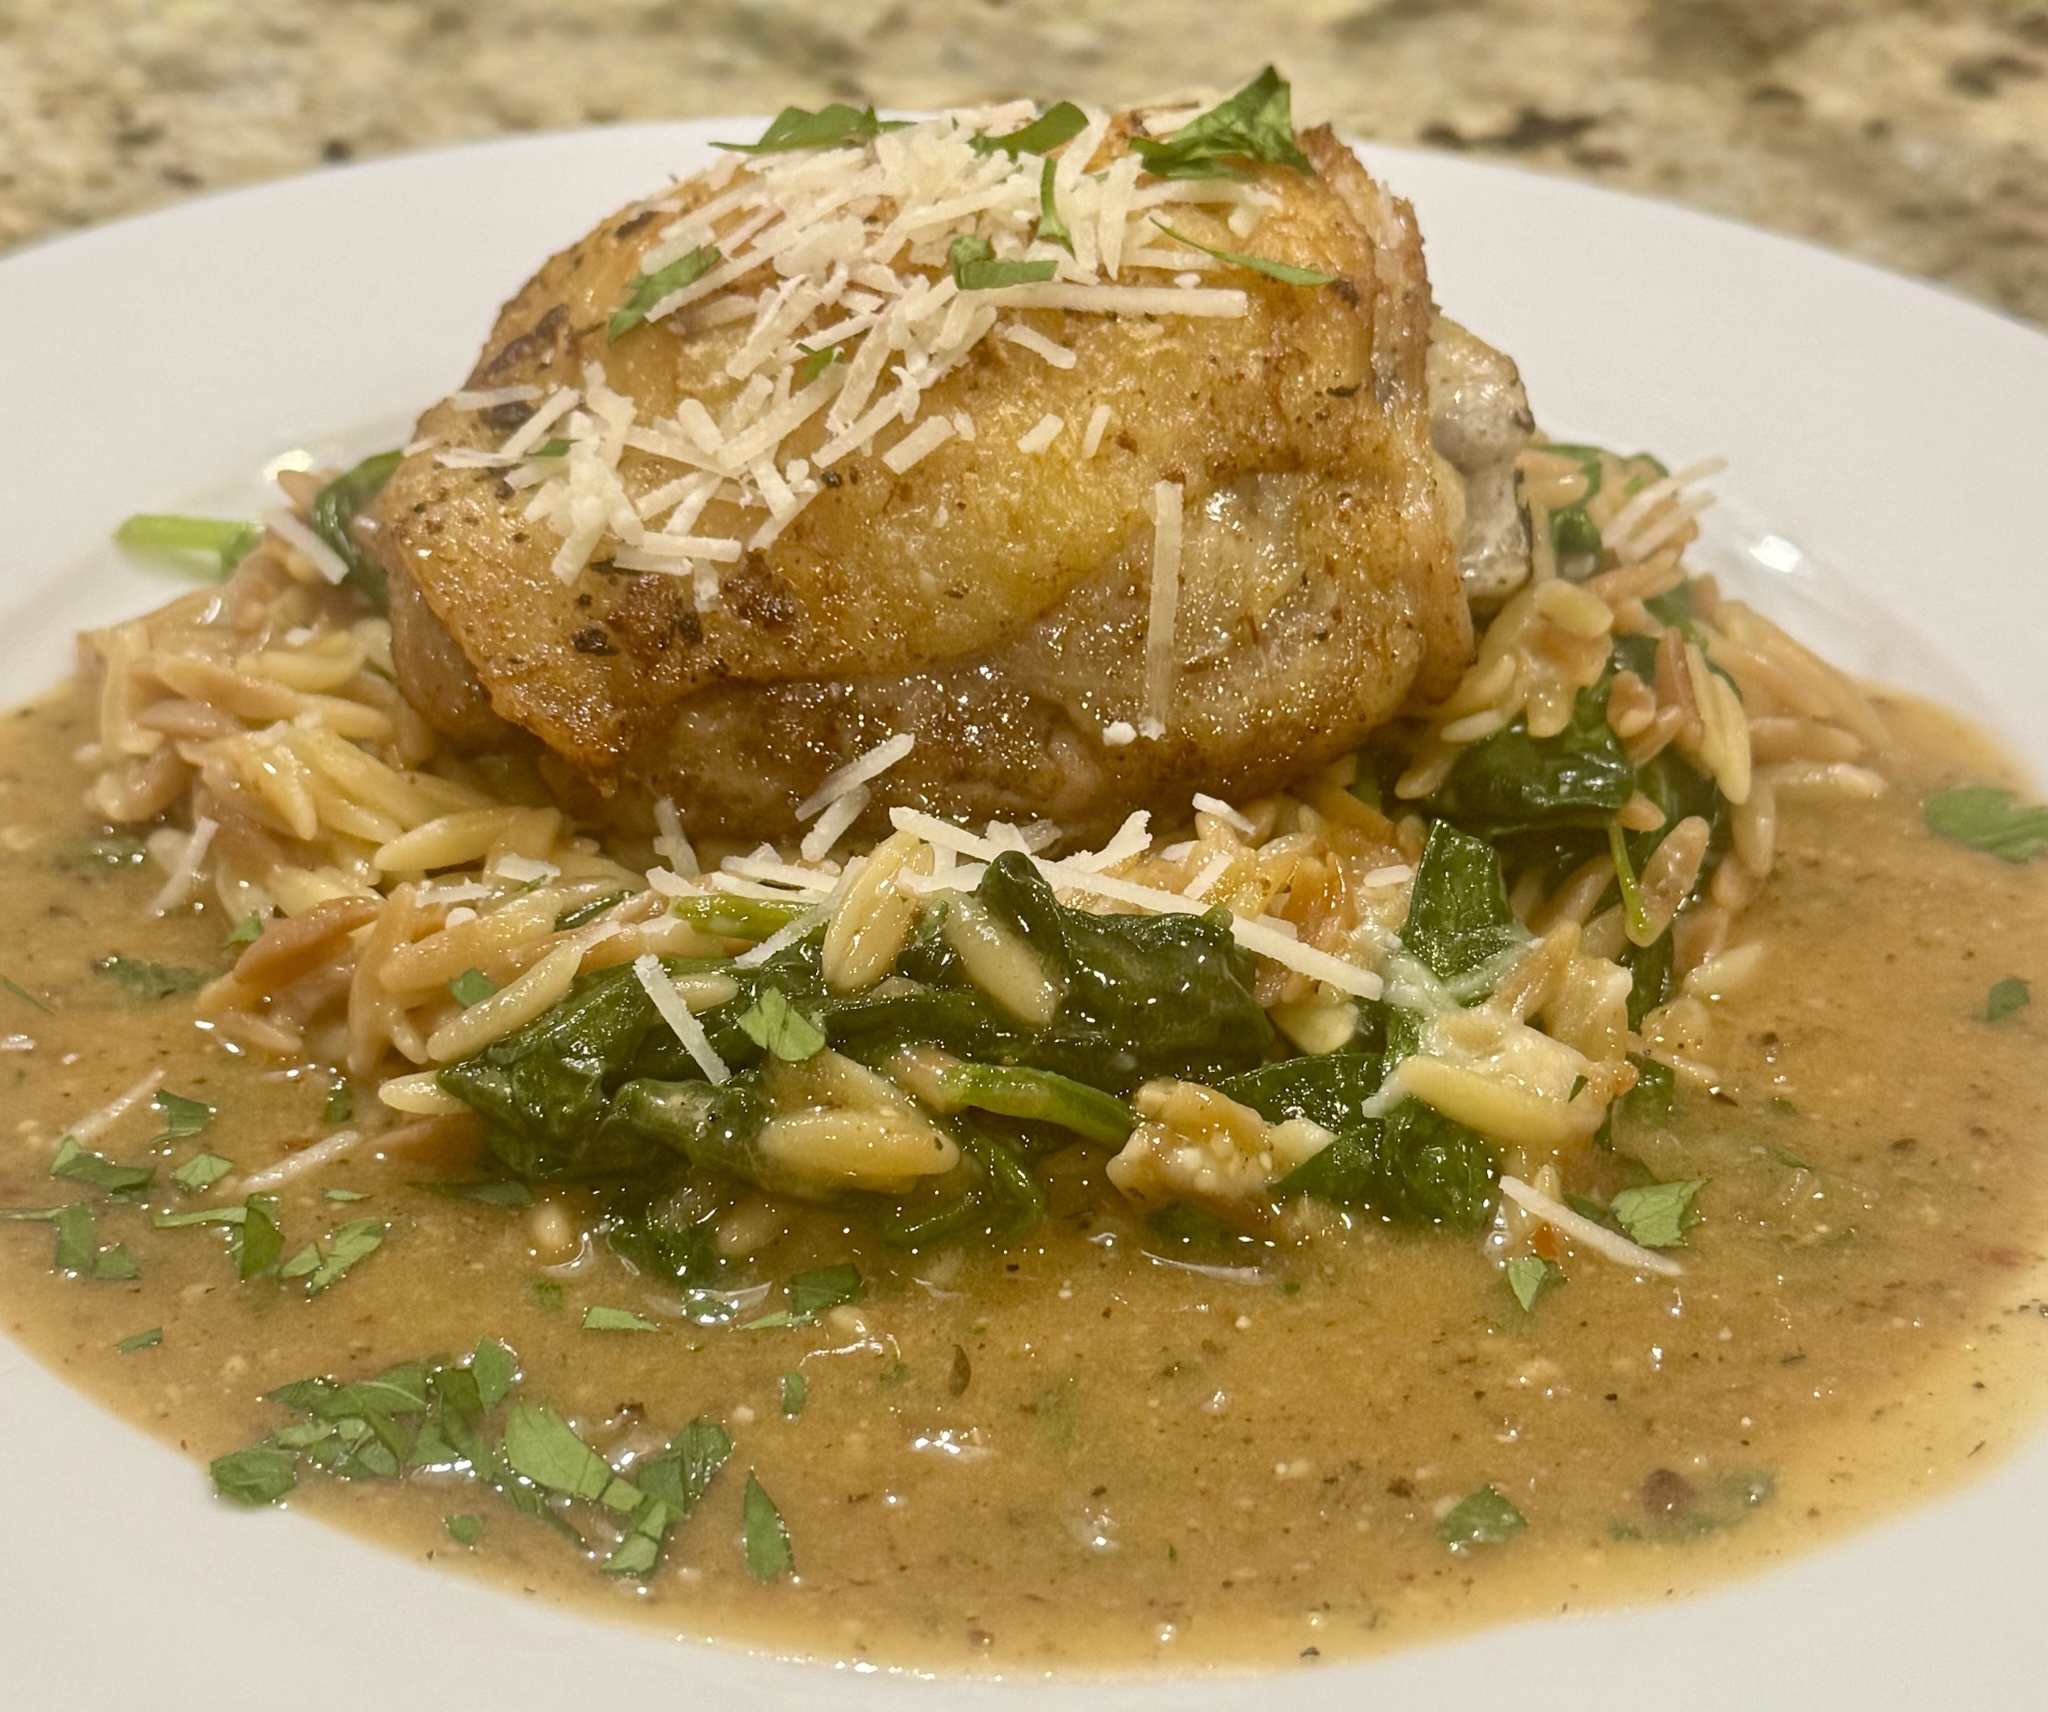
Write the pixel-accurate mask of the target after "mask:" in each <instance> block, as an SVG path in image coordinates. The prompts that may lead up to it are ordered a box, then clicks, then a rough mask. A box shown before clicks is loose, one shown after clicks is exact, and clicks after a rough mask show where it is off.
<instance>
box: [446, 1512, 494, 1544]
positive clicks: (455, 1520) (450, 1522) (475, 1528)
mask: <svg viewBox="0 0 2048 1712" xmlns="http://www.w3.org/2000/svg"><path fill="white" fill-rule="evenodd" d="M445 1520H446V1524H447V1528H448V1537H449V1538H450V1539H451V1540H453V1541H454V1542H455V1543H456V1544H457V1545H459V1546H473V1545H475V1544H476V1542H477V1541H478V1540H480V1539H482V1538H483V1537H484V1519H483V1517H481V1516H449V1517H447V1518H445Z"/></svg>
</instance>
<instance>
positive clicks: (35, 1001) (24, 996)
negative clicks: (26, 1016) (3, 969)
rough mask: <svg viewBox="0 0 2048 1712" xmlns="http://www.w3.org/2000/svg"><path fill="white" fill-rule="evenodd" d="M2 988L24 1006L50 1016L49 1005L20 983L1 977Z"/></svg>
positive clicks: (0, 985)
mask: <svg viewBox="0 0 2048 1712" xmlns="http://www.w3.org/2000/svg"><path fill="white" fill-rule="evenodd" d="M0 987H5V988H6V989H7V990H8V991H9V992H10V993H12V994H13V995H14V996H15V997H16V998H17V999H19V1000H20V1001H21V1002H22V1003H23V1004H25V1005H29V1006H32V1007H33V1008H34V1009H36V1010H39V1011H41V1012H42V1013H43V1015H44V1016H48V1015H49V1014H50V1007H49V1006H48V1005H46V1004H44V1003H43V1001H42V1000H41V999H39V998H37V997H36V996H35V994H33V993H31V992H30V991H29V990H28V989H27V988H26V987H24V986H22V985H20V984H19V983H18V982H15V981H11V980H9V979H8V978H7V977H6V976H5V975H0Z"/></svg>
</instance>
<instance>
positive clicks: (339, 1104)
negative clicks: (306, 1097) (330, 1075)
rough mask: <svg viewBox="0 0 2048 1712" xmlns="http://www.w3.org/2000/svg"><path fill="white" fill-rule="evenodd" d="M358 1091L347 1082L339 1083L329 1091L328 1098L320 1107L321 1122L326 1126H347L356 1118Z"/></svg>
mask: <svg viewBox="0 0 2048 1712" xmlns="http://www.w3.org/2000/svg"><path fill="white" fill-rule="evenodd" d="M355 1112H356V1091H355V1089H354V1088H352V1087H350V1086H349V1085H348V1083H347V1082H337V1083H335V1084H334V1086H333V1087H331V1088H329V1089H328V1090H327V1098H326V1100H325V1101H323V1102H322V1104H321V1107H320V1121H321V1122H322V1123H324V1124H345V1123H347V1122H348V1120H349V1119H350V1118H352V1117H354V1116H355Z"/></svg>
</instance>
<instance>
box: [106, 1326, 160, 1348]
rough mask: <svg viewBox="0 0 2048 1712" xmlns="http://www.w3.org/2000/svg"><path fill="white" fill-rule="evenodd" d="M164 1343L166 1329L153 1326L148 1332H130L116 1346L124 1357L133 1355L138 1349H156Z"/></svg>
mask: <svg viewBox="0 0 2048 1712" xmlns="http://www.w3.org/2000/svg"><path fill="white" fill-rule="evenodd" d="M163 1341H164V1328H163V1327H162V1326H151V1327H150V1328H149V1330H148V1331H146V1332H130V1333H129V1334H128V1335H127V1336H126V1337H124V1338H123V1339H121V1341H120V1342H119V1343H117V1344H115V1345H114V1348H115V1349H116V1350H118V1351H119V1352H120V1353H121V1354H122V1355H133V1354H134V1353H135V1352H136V1351H137V1350H138V1349H155V1348H156V1346H157V1345H158V1344H160V1343H162V1342H163Z"/></svg>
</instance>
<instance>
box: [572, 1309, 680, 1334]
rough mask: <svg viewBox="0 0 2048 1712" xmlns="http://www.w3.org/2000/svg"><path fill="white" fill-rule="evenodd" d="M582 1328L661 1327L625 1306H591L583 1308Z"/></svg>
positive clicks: (638, 1329)
mask: <svg viewBox="0 0 2048 1712" xmlns="http://www.w3.org/2000/svg"><path fill="white" fill-rule="evenodd" d="M583 1329H584V1330H585V1331H587V1332H658V1331H660V1330H661V1327H660V1326H659V1325H657V1324H656V1323H655V1322H654V1321H653V1320H649V1319H643V1318H641V1316H640V1315H638V1314H635V1313H632V1312H629V1311H628V1310H627V1309H625V1308H602V1307H597V1306H591V1307H588V1308H585V1309H584V1310H583Z"/></svg>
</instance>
